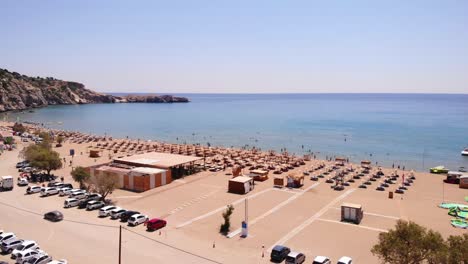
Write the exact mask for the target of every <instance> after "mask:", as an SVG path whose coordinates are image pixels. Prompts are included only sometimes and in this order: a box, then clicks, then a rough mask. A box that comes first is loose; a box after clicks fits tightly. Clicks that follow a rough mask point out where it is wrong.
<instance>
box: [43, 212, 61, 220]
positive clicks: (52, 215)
mask: <svg viewBox="0 0 468 264" xmlns="http://www.w3.org/2000/svg"><path fill="white" fill-rule="evenodd" d="M44 219H46V220H49V221H52V222H58V221H62V220H63V214H62V213H61V212H59V211H52V212H48V213H46V214H44Z"/></svg>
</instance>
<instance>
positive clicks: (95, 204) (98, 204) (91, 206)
mask: <svg viewBox="0 0 468 264" xmlns="http://www.w3.org/2000/svg"><path fill="white" fill-rule="evenodd" d="M105 205H106V204H105V203H104V202H102V201H89V202H88V203H87V204H86V209H87V210H90V211H91V210H94V209H99V208H102V207H104V206H105Z"/></svg>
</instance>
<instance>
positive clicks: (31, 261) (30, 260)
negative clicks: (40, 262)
mask: <svg viewBox="0 0 468 264" xmlns="http://www.w3.org/2000/svg"><path fill="white" fill-rule="evenodd" d="M37 259H38V258H36V257H33V258H30V259H29V260H28V262H26V263H34V262H36V260H37Z"/></svg>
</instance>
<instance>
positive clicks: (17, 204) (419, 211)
mask: <svg viewBox="0 0 468 264" xmlns="http://www.w3.org/2000/svg"><path fill="white" fill-rule="evenodd" d="M74 148H79V146H74ZM65 151H66V149H65V148H64V149H61V150H59V152H62V154H63V155H65V153H64V152H65ZM18 160H19V158H18V150H15V151H11V152H6V153H4V155H2V159H1V165H2V166H1V175H12V176H14V178H15V181H16V178H17V176H18V172H17V170H16V169H15V168H14V164H15V163H16V162H17V161H18ZM75 162H82V163H83V165H85V164H86V163H92V162H93V161H92V160H86V158H85V157H79V158H77V159H76V160H75ZM69 170H70V168H69V167H65V168H64V169H62V170H59V171H57V172H56V174H57V175H59V176H62V175H63V176H64V177H65V182H72V180H71V177H70V176H69ZM229 178H230V176H229V175H226V173H225V172H223V171H221V172H217V173H213V172H202V173H199V174H197V175H193V176H189V177H186V178H184V179H181V180H176V181H174V182H173V183H171V184H169V185H166V186H164V187H160V188H156V189H153V190H150V191H147V192H144V193H134V192H128V191H124V190H116V191H114V192H113V193H112V194H111V196H110V198H111V199H112V200H113V201H114V202H115V203H116V205H118V206H120V207H122V208H125V209H129V210H137V211H140V212H142V213H145V214H147V215H148V216H149V217H150V218H152V217H162V218H164V219H165V220H166V221H167V222H168V225H167V226H166V227H164V228H162V229H160V230H158V231H155V232H147V231H146V230H145V227H144V226H143V225H140V226H136V227H127V226H126V224H125V223H124V224H122V223H120V222H119V221H118V220H111V219H109V217H106V218H99V217H97V215H98V212H97V211H96V210H94V211H86V210H84V209H77V208H69V209H63V202H64V200H65V198H64V197H59V196H57V195H53V196H50V197H44V198H40V197H39V195H38V194H33V195H24V192H25V188H26V187H17V186H15V188H14V190H13V191H11V192H3V193H0V210H1V212H2V219H1V221H0V229H3V230H6V231H10V232H15V233H16V234H17V235H18V237H24V238H28V239H32V240H35V241H37V242H38V243H39V244H40V245H41V246H42V247H43V248H44V249H46V250H47V252H48V253H49V254H50V255H51V256H53V257H54V258H65V259H67V260H69V261H70V262H71V263H83V262H89V257H88V256H92V257H93V258H95V259H96V260H95V261H96V262H97V261H99V263H115V262H116V261H117V259H118V249H119V243H118V242H119V226H120V225H121V224H122V225H123V226H124V227H125V229H123V231H122V234H123V236H122V262H123V263H135V262H138V263H154V262H163V263H164V262H169V261H168V260H177V262H188V263H213V262H219V263H239V262H242V263H267V262H269V258H268V256H269V250H270V249H271V248H272V247H273V246H274V245H276V244H283V245H286V246H288V247H290V248H292V249H294V250H296V251H300V252H302V253H304V254H305V255H306V257H307V262H309V261H311V260H312V259H313V258H314V256H317V255H325V256H328V257H330V258H331V259H332V260H333V261H336V260H337V259H338V258H339V257H341V256H344V255H346V256H350V257H352V258H353V260H354V261H355V262H359V263H375V262H376V261H377V259H376V257H375V256H373V255H372V254H371V253H370V248H371V246H372V245H373V244H374V243H375V242H376V241H377V236H378V234H379V232H385V231H386V230H388V229H389V228H392V227H393V225H394V224H395V222H396V221H397V220H398V219H405V220H413V221H416V222H417V223H420V224H422V225H425V226H427V227H430V228H433V229H436V230H437V231H439V232H441V233H442V234H443V235H444V236H448V235H450V234H460V233H462V232H466V230H461V229H455V228H453V227H452V226H451V225H450V223H449V219H450V217H449V216H448V215H447V212H446V211H444V210H443V209H439V208H437V204H439V203H440V202H441V201H442V185H441V176H439V175H429V174H417V180H416V181H415V183H414V184H413V185H412V186H411V187H410V189H409V190H408V191H407V192H406V193H405V194H404V195H396V196H395V197H394V199H388V197H387V194H388V192H379V191H375V187H373V186H371V187H369V188H368V189H360V188H358V185H359V183H357V182H356V183H353V184H351V186H349V187H347V188H346V189H345V190H343V191H334V190H333V189H331V188H330V184H327V183H325V179H320V180H319V181H311V180H309V179H308V178H306V180H305V184H304V186H303V187H301V188H300V189H288V188H283V189H277V188H274V187H273V179H272V178H270V179H269V180H267V181H265V182H259V183H256V186H255V189H254V191H252V192H251V193H249V194H246V195H237V194H231V193H228V192H227V181H228V179H229ZM75 186H76V184H75ZM444 188H445V191H444V193H445V197H444V198H445V200H447V201H459V202H461V200H462V199H463V196H464V195H465V194H466V193H465V192H463V190H461V189H458V187H457V186H454V185H446V186H445V187H444ZM246 198H247V199H248V205H249V210H248V216H249V236H248V237H247V238H241V237H240V236H239V232H240V226H241V221H242V220H244V213H245V210H244V205H245V199H246ZM343 202H350V203H357V204H361V205H362V206H363V208H364V213H365V214H364V218H363V221H362V222H361V224H360V225H354V224H347V223H343V222H340V205H341V204H342V203H343ZM227 204H233V205H234V207H235V210H234V214H233V215H232V218H231V222H232V226H231V232H230V234H229V237H230V238H226V237H223V236H221V235H220V234H219V233H218V230H219V226H220V224H221V223H222V217H221V213H222V211H223V210H224V209H225V206H226V205H227ZM52 210H60V211H61V212H62V213H63V215H64V219H65V220H64V221H61V222H57V223H52V222H48V221H45V220H43V219H42V214H43V213H45V212H48V211H52ZM35 213H37V214H35ZM233 254H235V258H233V257H232V256H233ZM0 260H6V261H8V256H0ZM93 262H94V261H93Z"/></svg>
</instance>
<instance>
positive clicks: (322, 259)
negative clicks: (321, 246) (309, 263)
mask: <svg viewBox="0 0 468 264" xmlns="http://www.w3.org/2000/svg"><path fill="white" fill-rule="evenodd" d="M327 259H328V258H327V257H324V256H317V257H315V259H314V261H318V262H324V261H325V260H327Z"/></svg>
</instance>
